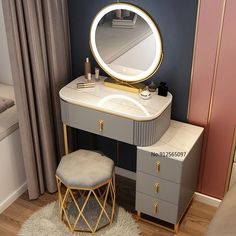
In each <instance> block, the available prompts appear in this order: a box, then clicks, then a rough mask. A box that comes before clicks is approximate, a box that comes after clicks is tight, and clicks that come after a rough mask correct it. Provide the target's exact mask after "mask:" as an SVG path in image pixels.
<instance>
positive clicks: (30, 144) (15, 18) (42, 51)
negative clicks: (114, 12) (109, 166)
mask: <svg viewBox="0 0 236 236" xmlns="http://www.w3.org/2000/svg"><path fill="white" fill-rule="evenodd" d="M2 3H3V10H4V17H5V23H6V29H7V37H8V46H9V51H10V60H11V67H12V74H13V81H14V87H15V93H16V105H17V108H18V116H19V126H20V134H21V142H22V149H23V156H24V164H25V171H26V177H27V184H28V191H29V197H30V199H35V198H37V197H38V196H39V195H40V194H42V193H44V191H48V192H55V191H56V183H55V170H56V167H57V164H58V160H59V159H60V156H61V155H62V154H63V152H64V151H63V138H62V123H61V120H60V105H59V95H58V93H59V90H60V88H61V87H62V86H64V85H65V84H66V83H68V82H69V80H70V76H71V69H70V44H69V30H68V15H67V13H68V12H67V1H66V0H2Z"/></svg>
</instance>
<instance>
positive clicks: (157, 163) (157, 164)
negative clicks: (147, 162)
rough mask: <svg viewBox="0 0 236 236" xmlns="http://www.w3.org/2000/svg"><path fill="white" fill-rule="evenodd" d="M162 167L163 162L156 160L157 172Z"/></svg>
mask: <svg viewBox="0 0 236 236" xmlns="http://www.w3.org/2000/svg"><path fill="white" fill-rule="evenodd" d="M160 169H161V162H160V161H157V162H156V170H157V172H159V171H160Z"/></svg>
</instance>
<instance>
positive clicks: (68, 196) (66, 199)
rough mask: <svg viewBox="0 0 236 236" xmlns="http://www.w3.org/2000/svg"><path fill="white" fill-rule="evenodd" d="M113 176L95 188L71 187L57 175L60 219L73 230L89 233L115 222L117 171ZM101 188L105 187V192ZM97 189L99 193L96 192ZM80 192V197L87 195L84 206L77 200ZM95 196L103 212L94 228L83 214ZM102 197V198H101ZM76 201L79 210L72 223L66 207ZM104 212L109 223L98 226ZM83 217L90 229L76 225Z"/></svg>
mask: <svg viewBox="0 0 236 236" xmlns="http://www.w3.org/2000/svg"><path fill="white" fill-rule="evenodd" d="M112 176H113V177H112V178H111V179H109V180H107V181H105V182H104V183H102V184H100V185H98V186H95V187H93V188H75V187H70V186H66V185H65V184H64V183H63V182H62V181H61V179H60V178H59V177H58V176H56V181H57V188H58V197H59V212H60V219H61V220H62V221H63V222H64V223H65V224H66V225H67V226H68V227H69V229H70V231H71V232H74V231H80V232H88V233H93V234H94V233H95V232H96V231H98V230H99V229H101V228H103V227H105V226H107V225H109V224H112V222H113V217H114V212H115V199H116V192H115V173H114V171H113V175H112ZM62 186H64V187H65V191H64V192H65V193H63V191H62ZM101 188H105V190H104V192H103V193H102V192H101ZM96 190H97V192H98V194H97V193H96ZM109 193H110V197H111V207H112V209H111V214H110V215H109V214H108V212H107V211H106V204H108V203H107V200H108V195H109ZM75 194H79V197H81V196H82V197H85V201H84V202H83V205H82V207H79V205H78V203H77V201H76V195H75ZM92 196H94V197H95V199H96V201H97V203H98V205H99V206H100V207H101V212H100V214H99V217H98V219H97V222H96V224H95V227H94V228H93V227H92V226H91V225H90V223H89V222H88V220H87V219H86V217H85V216H84V214H83V211H84V209H85V207H86V205H87V203H88V202H89V199H90V197H92ZM99 198H100V199H99ZM72 201H73V202H74V204H75V206H76V208H77V210H78V216H77V218H76V219H75V222H74V224H72V223H71V222H70V220H69V216H68V213H67V211H66V208H67V206H68V203H70V202H72ZM103 213H104V214H105V216H106V218H107V219H108V223H107V224H105V225H102V226H100V227H99V228H98V225H99V222H100V220H101V218H102V215H103ZM81 218H83V220H84V222H85V223H86V225H87V226H88V228H89V229H90V230H87V231H86V230H82V229H79V228H77V227H76V225H77V224H78V222H79V220H80V219H81Z"/></svg>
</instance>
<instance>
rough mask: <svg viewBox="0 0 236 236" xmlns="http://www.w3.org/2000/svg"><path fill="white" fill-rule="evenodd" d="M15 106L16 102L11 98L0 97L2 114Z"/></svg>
mask: <svg viewBox="0 0 236 236" xmlns="http://www.w3.org/2000/svg"><path fill="white" fill-rule="evenodd" d="M14 105H15V102H14V101H13V100H12V99H9V98H3V97H0V113H1V112H3V111H5V110H7V109H8V108H10V107H12V106H14Z"/></svg>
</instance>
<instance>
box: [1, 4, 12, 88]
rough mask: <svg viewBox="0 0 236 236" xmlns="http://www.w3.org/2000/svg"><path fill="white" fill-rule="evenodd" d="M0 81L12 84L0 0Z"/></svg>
mask: <svg viewBox="0 0 236 236" xmlns="http://www.w3.org/2000/svg"><path fill="white" fill-rule="evenodd" d="M0 82H1V83H5V84H13V82H12V74H11V67H10V58H9V51H8V46H7V35H6V29H5V23H4V17H3V10H2V1H0Z"/></svg>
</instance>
